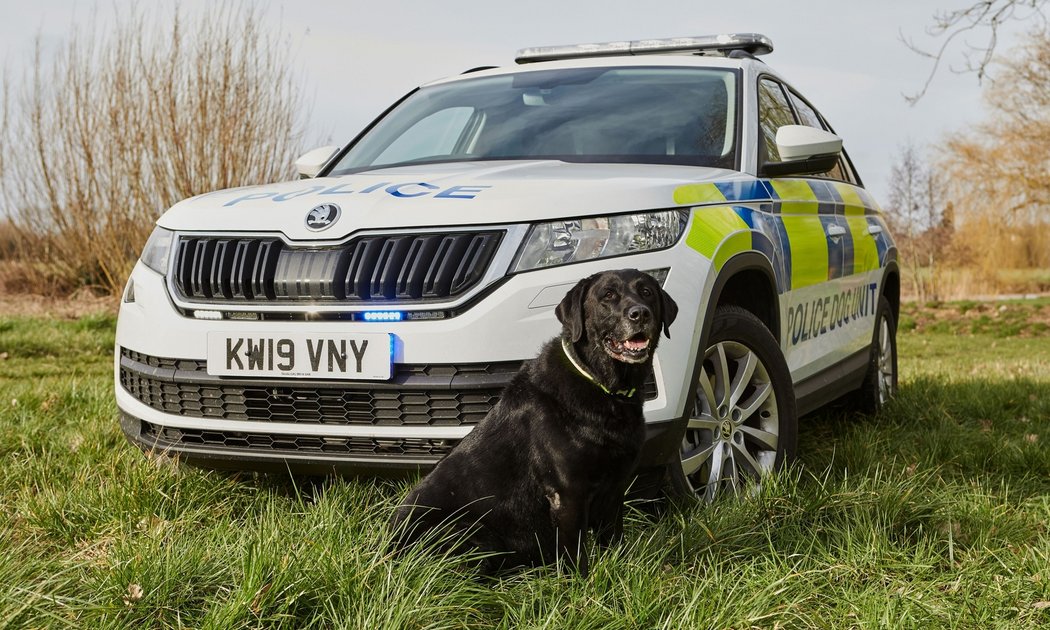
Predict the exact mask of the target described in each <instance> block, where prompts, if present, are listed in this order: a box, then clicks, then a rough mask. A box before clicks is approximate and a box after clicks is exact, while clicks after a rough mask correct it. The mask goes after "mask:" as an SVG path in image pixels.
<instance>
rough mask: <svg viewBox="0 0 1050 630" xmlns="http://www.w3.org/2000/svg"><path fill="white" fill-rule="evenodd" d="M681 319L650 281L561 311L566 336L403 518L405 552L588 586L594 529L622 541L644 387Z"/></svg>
mask: <svg viewBox="0 0 1050 630" xmlns="http://www.w3.org/2000/svg"><path fill="white" fill-rule="evenodd" d="M677 312H678V307H677V305H676V304H675V302H674V300H672V299H671V297H670V296H669V295H667V293H666V292H664V290H663V289H662V288H661V286H660V284H659V283H657V282H656V280H654V279H653V278H652V277H651V276H649V275H648V274H646V273H642V272H640V271H637V270H634V269H623V270H619V271H608V272H604V273H599V274H595V275H593V276H590V277H588V278H586V279H584V280H581V281H580V282H579V283H578V284H577V285H576V286H575V287H573V288H572V289H571V290H570V291H569V292H568V294H567V295H566V296H565V298H564V299H563V300H562V301H561V303H560V304H559V305H558V307H557V309H556V314H557V316H558V320H559V321H560V322H561V323H562V333H561V336H560V337H556V338H555V339H553V340H551V341H550V342H548V343H547V344H546V345H545V346H544V347H543V349H542V351H541V352H540V355H539V357H537V358H536V359H535V360H533V361H531V362H528V363H527V364H525V365H524V366H523V367H522V368H521V370H520V371H519V372H518V373H517V374H516V375H515V376H514V378H513V379H512V380H511V382H510V383H509V384H508V385H507V387H506V388H505V389H504V391H503V395H502V397H501V399H500V401H499V403H498V404H497V405H496V406H495V407H493V408H492V410H491V411H490V412H489V414H488V415H487V416H485V418H484V419H482V421H481V422H480V423H478V425H477V427H475V428H474V430H473V431H471V432H470V433H469V434H468V435H467V436H466V437H465V438H464V439H463V440H462V441H460V442H459V444H457V445H456V447H455V448H453V449H452V451H451V452H449V454H448V455H447V456H446V457H445V458H444V459H442V460H441V462H439V463H438V465H437V467H435V468H434V470H432V471H431V472H430V474H428V475H427V476H426V477H425V478H424V479H423V480H422V481H421V482H420V483H419V484H418V485H417V486H416V487H415V488H413V490H412V491H411V492H410V493H409V494H408V496H407V497H406V498H405V500H404V502H403V503H402V504H401V505H400V506H399V507H398V508H397V510H396V511H395V513H394V515H393V517H392V519H391V526H392V527H393V528H394V532H395V541H394V544H395V547H397V548H403V547H405V546H407V545H409V544H412V543H414V542H416V541H418V540H420V539H421V538H423V539H425V540H427V541H428V544H432V545H435V546H437V547H439V548H444V549H445V550H451V551H463V550H471V549H472V550H478V551H482V552H492V555H490V556H488V557H487V558H486V559H485V560H484V561H483V562H482V569H483V570H484V571H485V572H488V573H492V572H495V571H497V570H499V569H502V568H510V567H515V566H522V565H532V566H535V565H539V564H544V563H550V562H552V561H554V560H555V559H560V560H561V561H563V562H566V563H568V564H569V566H573V567H575V568H576V569H577V570H578V571H579V572H580V573H581V574H582V575H584V576H586V575H587V573H588V561H587V554H586V548H585V543H586V536H587V532H588V530H590V529H593V530H594V531H595V533H596V537H597V542H598V543H599V545H601V546H606V545H608V544H609V543H610V542H612V541H614V540H619V538H620V537H621V536H622V531H623V502H624V493H625V492H626V490H627V486H628V484H629V483H630V480H631V477H632V473H633V472H634V468H635V464H636V461H637V459H638V455H639V451H640V449H641V446H642V442H643V441H644V438H645V426H644V419H643V418H642V402H643V396H642V386H643V384H644V382H645V380H646V377H647V376H648V375H649V373H650V370H651V366H652V361H653V352H654V351H655V350H656V346H657V343H658V341H659V339H660V331H661V329H662V330H663V332H664V333H666V334H668V336H670V333H669V330H668V328H669V326H670V325H671V322H673V321H674V319H675V315H676V314H677Z"/></svg>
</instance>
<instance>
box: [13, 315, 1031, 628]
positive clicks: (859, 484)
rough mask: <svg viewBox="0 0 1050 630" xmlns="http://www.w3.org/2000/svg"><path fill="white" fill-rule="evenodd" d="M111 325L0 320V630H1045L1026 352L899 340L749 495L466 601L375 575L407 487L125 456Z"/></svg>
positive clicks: (446, 564) (1024, 340) (451, 574)
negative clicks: (872, 390) (876, 377)
mask: <svg viewBox="0 0 1050 630" xmlns="http://www.w3.org/2000/svg"><path fill="white" fill-rule="evenodd" d="M969 310H971V311H972V310H973V307H971V308H970V309H969ZM112 325H113V322H112V320H111V319H108V318H95V319H87V320H80V321H55V320H43V319H36V320H31V319H8V320H3V319H0V355H2V353H5V352H6V353H7V358H6V359H0V514H2V517H0V627H5V626H6V627H18V628H20V627H77V628H141V627H173V628H175V627H204V628H242V627H243V628H249V627H289V628H304V627H307V628H309V627H316V628H460V627H466V628H489V627H495V628H541V627H542V628H571V629H577V628H596V629H597V628H601V629H605V628H729V627H732V628H748V627H760V628H772V627H788V628H826V627H843V628H852V627H858V628H885V627H894V628H897V627H905V628H907V627H914V628H941V627H949V628H950V627H958V628H996V627H1001V628H1027V627H1038V626H1048V625H1050V607H1048V605H1047V604H1046V602H1050V525H1048V524H1050V431H1048V428H1050V420H1048V419H1050V337H1047V336H1045V335H1032V334H1030V333H1025V334H1024V336H1011V337H1006V338H1004V337H1001V336H996V335H994V334H989V333H979V334H970V333H968V332H965V331H963V332H960V331H957V330H955V329H951V330H950V331H947V332H945V333H931V332H926V333H923V334H918V333H911V332H902V334H901V337H900V353H901V371H902V381H901V393H900V397H899V398H898V399H897V400H896V401H894V402H893V404H892V405H891V406H890V407H889V408H888V409H886V410H885V412H884V413H883V414H882V415H880V416H879V417H876V418H866V417H862V416H853V415H845V414H843V413H835V412H827V413H824V414H821V415H816V416H811V417H807V418H804V419H803V420H802V422H801V427H802V429H801V435H800V439H799V453H800V462H799V465H798V466H796V467H794V468H793V469H791V470H790V471H788V472H787V473H786V474H784V475H781V476H780V477H778V478H777V479H774V480H772V481H771V482H770V483H767V484H765V485H764V487H763V488H762V489H761V490H760V491H758V492H757V493H752V494H747V495H745V496H742V497H740V498H731V499H726V500H721V501H719V502H718V503H716V504H715V505H713V506H709V507H702V506H684V507H681V506H677V507H669V508H668V509H666V510H663V511H661V512H659V513H656V514H653V513H651V512H648V511H639V510H632V511H631V512H630V514H629V517H628V520H629V522H628V528H627V535H626V538H625V542H624V543H623V544H622V545H620V546H618V547H615V548H613V549H610V550H608V551H605V552H602V553H599V554H597V556H596V558H595V560H594V562H593V564H592V575H591V577H590V578H589V579H586V580H581V579H578V578H574V577H569V576H565V575H561V574H559V572H558V571H557V570H556V569H554V568H548V569H537V570H532V571H528V572H524V573H521V574H517V575H512V576H508V577H506V578H503V579H502V580H499V581H487V580H484V579H480V578H478V577H477V576H476V575H475V573H474V572H473V571H472V569H471V568H470V566H469V565H467V564H464V563H463V562H462V560H461V559H457V558H436V557H430V556H427V555H422V554H410V555H408V556H405V557H403V558H398V559H393V558H391V557H389V556H388V555H387V554H386V552H385V548H386V542H387V533H386V531H385V528H384V523H385V521H386V518H387V516H388V515H389V513H390V511H391V509H392V508H393V506H394V505H395V503H396V501H397V499H398V497H399V496H400V495H401V494H402V493H403V492H404V491H405V490H406V488H407V485H406V482H394V481H377V480H375V479H369V478H362V479H335V480H333V479H329V480H321V481H318V480H307V479H290V478H286V477H282V476H259V475H240V476H237V475H229V474H220V473H215V472H209V471H203V470H198V469H194V468H188V467H185V466H179V465H175V464H172V463H171V462H168V461H165V460H161V461H151V460H148V459H147V458H145V457H144V456H143V455H142V454H141V453H139V452H138V451H136V450H135V449H133V448H131V447H130V446H128V445H127V444H126V443H125V441H124V439H123V437H122V436H121V434H120V430H119V428H118V426H117V422H116V418H115V407H114V403H113V399H112V374H111V369H112V355H111V347H112V341H113V330H112ZM1026 330H1028V329H1027V328H1026Z"/></svg>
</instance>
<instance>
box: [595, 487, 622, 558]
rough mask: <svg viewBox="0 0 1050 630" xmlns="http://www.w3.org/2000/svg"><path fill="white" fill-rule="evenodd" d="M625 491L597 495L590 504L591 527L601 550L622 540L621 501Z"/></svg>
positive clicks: (617, 490)
mask: <svg viewBox="0 0 1050 630" xmlns="http://www.w3.org/2000/svg"><path fill="white" fill-rule="evenodd" d="M625 494H626V491H625V490H619V489H616V490H613V491H611V492H608V493H605V494H601V495H597V496H595V497H594V499H593V500H592V502H591V519H590V524H591V527H593V528H594V534H595V541H596V542H597V543H598V546H599V547H601V548H603V549H604V548H605V547H608V546H609V545H610V544H616V543H619V542H620V541H621V540H623V500H624V495H625Z"/></svg>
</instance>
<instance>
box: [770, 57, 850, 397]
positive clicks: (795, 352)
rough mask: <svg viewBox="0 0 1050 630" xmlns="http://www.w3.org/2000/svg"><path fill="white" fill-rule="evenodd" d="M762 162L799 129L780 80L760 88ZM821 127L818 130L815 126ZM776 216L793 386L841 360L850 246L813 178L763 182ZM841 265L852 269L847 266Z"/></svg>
mask: <svg viewBox="0 0 1050 630" xmlns="http://www.w3.org/2000/svg"><path fill="white" fill-rule="evenodd" d="M758 112H759V129H760V136H761V137H760V140H759V144H760V146H759V156H760V158H759V159H760V161H761V160H764V161H769V162H777V161H780V155H779V152H778V150H777V146H776V131H777V129H779V128H780V127H782V126H784V125H795V124H804V122H803V121H802V120H801V119H800V118H799V117H798V115H797V113H796V112H795V110H794V108H793V107H792V105H791V102H790V100H789V97H788V92H787V91H786V90H785V89H784V87H783V86H782V85H781V84H780V82H779V81H777V80H775V79H773V78H771V77H768V76H767V77H762V78H760V79H759V82H758ZM818 124H819V123H818ZM766 185H767V187H768V192H769V195H770V199H772V201H773V212H774V215H775V216H776V219H775V221H776V223H777V225H778V231H779V236H780V240H781V249H782V251H784V257H783V260H782V262H781V264H782V265H783V274H784V278H785V279H786V286H787V289H788V290H787V292H786V294H785V295H784V299H783V300H782V308H783V309H784V311H783V312H782V317H781V321H783V322H784V325H783V326H782V327H781V346H782V347H783V349H784V355H785V358H786V359H787V362H788V367H789V368H790V369H791V372H792V376H793V378H794V379H795V380H796V381H798V380H801V379H803V378H806V377H808V376H811V375H812V374H814V373H816V372H818V371H820V370H822V369H824V368H826V367H829V366H831V365H832V364H834V363H835V362H837V361H839V360H841V359H842V358H844V356H843V352H842V350H841V348H839V347H838V345H837V344H839V343H841V341H842V339H843V338H844V337H845V336H846V335H845V334H844V333H843V331H842V327H841V326H839V325H837V321H838V313H836V312H835V310H834V309H835V307H836V306H837V302H836V298H835V296H836V295H840V297H839V299H838V302H841V292H842V290H843V287H842V286H841V284H842V281H841V279H842V278H843V275H844V273H845V272H846V271H847V266H849V271H850V272H852V258H851V257H850V256H847V253H849V254H850V255H852V249H851V245H850V244H851V240H850V232H849V228H848V224H847V222H846V219H845V214H844V213H843V212H842V210H843V208H842V204H841V203H837V199H838V198H839V197H837V196H836V193H835V191H834V189H833V187H832V185H831V184H830V183H829V182H828V181H827V180H825V179H823V178H817V177H782V178H773V179H769V180H767V181H766ZM847 258H849V260H850V262H849V264H848V265H847V262H846V261H847Z"/></svg>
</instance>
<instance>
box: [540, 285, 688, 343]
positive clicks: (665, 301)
mask: <svg viewBox="0 0 1050 630" xmlns="http://www.w3.org/2000/svg"><path fill="white" fill-rule="evenodd" d="M555 314H557V316H558V321H560V322H561V323H562V326H563V332H562V335H563V336H564V337H565V338H566V339H567V340H569V341H571V342H572V343H576V342H578V341H579V340H580V339H582V338H584V337H586V338H587V340H588V341H589V342H590V343H592V344H600V345H601V347H602V348H603V349H604V350H605V352H606V353H607V354H608V355H609V356H610V357H612V358H613V359H615V360H616V361H620V362H623V363H644V362H645V361H648V360H649V359H650V358H652V353H653V351H655V350H656V345H657V343H658V342H659V339H660V331H661V329H662V330H663V332H664V333H665V334H666V335H667V336H668V338H670V336H671V332H670V326H671V322H673V321H674V318H675V316H677V315H678V305H677V304H675V302H674V300H672V299H671V296H670V295H668V294H667V292H666V291H664V290H663V288H662V287H661V286H660V283H658V282H657V281H656V280H655V279H653V277H652V276H650V275H649V274H647V273H644V272H641V271H638V270H637V269H620V270H617V271H605V272H602V273H598V274H595V275H593V276H590V277H588V278H584V279H583V280H580V281H579V282H578V283H577V284H576V286H575V287H573V288H572V289H571V290H570V291H569V292H568V293H567V294H566V295H565V298H564V299H562V301H561V303H560V304H558V308H557V309H556V310H555Z"/></svg>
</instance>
